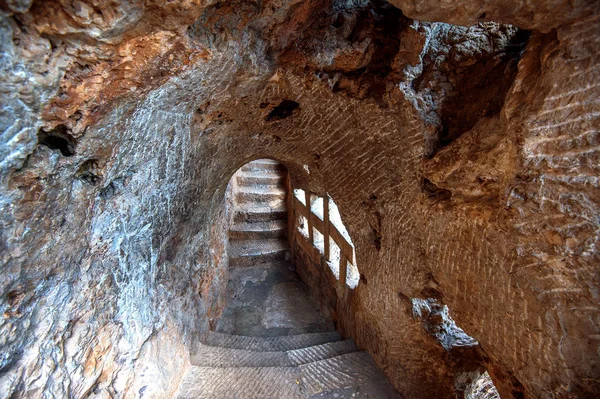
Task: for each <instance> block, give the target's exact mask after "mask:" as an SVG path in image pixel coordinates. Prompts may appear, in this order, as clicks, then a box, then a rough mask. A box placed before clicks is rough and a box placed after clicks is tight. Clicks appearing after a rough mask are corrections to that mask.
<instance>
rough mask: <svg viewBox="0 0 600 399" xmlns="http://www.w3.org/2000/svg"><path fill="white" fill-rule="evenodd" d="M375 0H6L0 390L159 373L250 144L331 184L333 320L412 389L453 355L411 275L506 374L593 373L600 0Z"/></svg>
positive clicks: (436, 393) (453, 376)
mask: <svg viewBox="0 0 600 399" xmlns="http://www.w3.org/2000/svg"><path fill="white" fill-rule="evenodd" d="M392 3H393V4H394V5H396V6H398V7H399V8H395V7H393V6H392V5H390V4H388V3H385V2H383V1H375V0H373V1H368V0H364V1H342V0H309V1H296V0H268V1H262V2H249V1H242V0H239V1H235V0H232V1H221V2H218V1H212V0H206V1H202V0H176V1H171V2H158V1H151V0H139V1H134V2H125V1H115V2H111V3H110V4H109V5H106V4H104V2H96V1H91V0H82V1H72V2H65V1H17V0H14V1H2V2H0V12H1V15H0V46H1V48H2V52H1V55H0V68H1V69H2V78H1V79H0V91H1V96H0V98H1V100H0V103H1V109H0V127H1V128H0V131H1V132H2V133H1V135H0V139H1V146H0V182H1V186H0V223H1V227H2V228H1V230H0V257H1V262H2V266H1V267H2V272H1V273H0V308H1V311H2V318H1V319H0V348H1V351H0V353H1V354H2V355H1V357H0V394H1V396H2V397H17V398H18V397H51V396H54V397H139V396H141V397H144V398H149V397H155V398H164V397H169V396H170V395H171V394H172V393H174V392H175V390H176V389H177V386H178V384H179V382H180V380H181V376H182V371H183V370H185V368H186V367H187V366H188V364H189V355H188V353H189V348H190V343H191V342H192V341H193V340H194V339H195V338H196V337H198V336H200V335H202V334H204V333H206V332H207V331H208V330H209V327H210V325H211V322H214V320H215V319H216V318H217V317H218V315H219V312H220V311H221V310H222V308H223V306H224V301H225V297H224V295H225V293H226V284H227V280H228V274H227V273H228V272H227V267H228V266H227V257H226V256H225V257H224V256H223V254H225V253H226V252H227V245H228V244H227V239H226V236H227V230H228V227H229V226H228V224H229V221H230V215H227V213H226V207H225V201H224V196H225V191H226V187H227V183H228V181H229V179H230V177H231V176H232V175H233V173H234V172H235V171H236V170H237V169H238V168H239V167H241V166H242V165H243V164H245V163H246V162H248V161H251V160H253V159H259V158H271V159H275V160H278V161H280V162H281V163H283V164H284V165H285V166H286V167H287V169H288V171H289V173H290V178H291V182H292V184H293V186H295V187H298V188H304V189H307V190H311V191H313V192H317V193H321V194H323V193H325V192H327V193H329V195H330V196H331V197H332V198H333V199H334V200H335V202H336V204H337V205H338V207H339V209H340V212H341V214H342V218H343V221H344V224H345V225H346V226H347V228H348V230H349V232H350V234H351V236H352V240H353V242H354V244H355V246H356V257H357V263H358V265H359V268H360V272H361V280H360V283H359V285H358V287H357V288H356V289H354V290H352V291H351V292H350V294H349V296H348V297H347V298H342V299H341V300H337V301H335V303H334V306H335V307H336V308H335V309H333V310H334V311H335V313H336V315H337V316H336V317H337V322H338V327H339V328H340V329H341V330H342V332H343V333H344V334H347V335H348V336H350V337H352V338H353V339H354V340H355V341H356V343H357V345H358V346H359V347H360V348H364V349H366V350H368V351H369V352H370V353H371V355H372V356H373V358H374V359H375V361H376V362H377V363H378V365H379V366H380V367H381V368H382V369H383V370H384V372H385V373H386V375H387V376H388V378H389V379H390V381H391V382H392V383H393V384H394V385H395V386H396V388H397V389H398V390H399V392H400V393H401V394H402V395H403V396H404V397H407V398H423V397H444V398H446V397H448V398H450V397H454V395H455V385H456V380H457V371H459V369H460V367H459V366H457V365H456V362H455V360H454V359H452V357H451V355H450V354H449V353H448V352H447V351H446V350H445V349H444V348H443V347H442V346H441V345H440V343H439V342H438V341H437V340H436V339H435V337H433V336H431V335H430V334H429V333H428V332H427V331H426V329H425V328H424V326H423V325H422V322H421V321H420V320H419V319H416V318H415V317H414V316H413V311H412V303H411V299H412V298H422V299H426V298H434V299H436V300H437V301H438V302H439V303H441V304H444V305H446V306H448V308H449V309H450V312H451V314H452V318H453V319H454V321H455V322H456V324H457V325H458V326H459V327H460V328H462V329H463V330H464V331H465V332H466V333H467V334H469V335H470V336H472V337H473V338H474V339H476V340H477V341H478V342H479V346H480V351H481V353H479V354H478V356H480V357H481V359H483V360H482V361H483V362H484V364H485V367H486V368H487V370H488V372H489V375H490V376H491V377H492V379H493V381H494V383H495V385H496V386H497V388H498V391H499V392H500V394H501V395H502V397H517V398H519V397H561V398H579V397H594V396H598V395H600V383H599V374H600V371H599V369H598V368H599V366H600V364H599V363H600V362H599V360H598V346H599V342H600V340H599V337H600V330H599V325H600V321H599V319H598V315H599V313H598V311H599V309H600V297H599V296H598V287H600V275H599V273H598V265H599V264H600V255H599V251H598V248H597V245H598V244H597V243H598V239H599V231H600V221H599V220H598V214H600V210H599V207H600V195H599V191H598V175H599V171H598V167H599V166H598V165H600V162H599V150H598V148H599V147H598V134H599V133H598V129H599V128H600V118H599V117H600V111H599V110H598V97H599V96H600V86H598V84H597V82H598V81H599V79H600V69H599V67H598V62H599V57H600V56H599V54H600V51H599V50H600V30H599V28H598V27H599V26H600V18H599V17H598V12H597V5H598V3H597V2H594V1H581V2H560V1H539V2H534V3H535V5H533V6H532V5H531V4H532V3H530V2H518V1H507V2H500V1H486V2H483V3H482V2H462V3H460V4H458V3H447V2H444V3H443V4H442V2H427V4H426V6H425V5H424V4H425V2H419V1H411V0H406V1H404V0H402V1H392ZM409 17H410V18H419V19H423V20H422V21H420V20H412V19H409ZM480 19H481V20H485V21H488V22H486V23H484V24H479V25H475V26H472V27H468V28H465V27H460V26H453V25H448V24H446V23H459V24H466V25H470V24H472V23H475V22H477V21H478V20H480ZM428 21H429V22H428ZM498 23H504V24H506V23H510V24H513V25H514V26H504V25H499V24H498ZM519 29H521V30H519ZM522 29H524V30H527V31H522ZM457 118H459V119H460V120H457ZM298 267H302V265H298ZM326 272H327V271H326V270H322V271H321V273H326ZM320 281H326V279H325V278H323V279H321V280H320ZM313 288H314V289H315V290H317V289H319V287H318V286H316V285H314V286H313ZM324 295H325V294H324Z"/></svg>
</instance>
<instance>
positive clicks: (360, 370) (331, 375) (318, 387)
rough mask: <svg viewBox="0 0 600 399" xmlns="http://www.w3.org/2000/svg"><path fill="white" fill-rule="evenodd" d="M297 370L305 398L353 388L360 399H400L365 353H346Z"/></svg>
mask: <svg viewBox="0 0 600 399" xmlns="http://www.w3.org/2000/svg"><path fill="white" fill-rule="evenodd" d="M298 367H299V369H300V385H301V390H302V394H303V396H304V397H313V396H315V395H318V394H322V393H326V392H336V391H342V390H344V389H349V388H351V389H352V388H353V389H355V390H357V391H358V392H361V393H363V394H364V396H363V397H372V398H399V395H398V394H397V393H396V391H395V390H394V388H393V387H392V385H391V384H390V383H389V381H388V380H387V379H386V377H385V376H384V375H383V373H382V372H381V370H379V368H378V367H377V365H376V364H375V362H374V361H373V359H372V358H371V356H370V355H369V354H368V353H367V352H354V353H348V354H345V355H341V356H336V357H332V358H329V359H325V360H319V361H316V362H312V363H308V364H304V365H300V366H298ZM352 397H357V396H352Z"/></svg>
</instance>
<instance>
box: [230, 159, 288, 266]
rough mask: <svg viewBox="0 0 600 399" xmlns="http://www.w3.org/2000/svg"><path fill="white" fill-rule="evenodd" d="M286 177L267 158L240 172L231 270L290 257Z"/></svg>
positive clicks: (281, 167)
mask: <svg viewBox="0 0 600 399" xmlns="http://www.w3.org/2000/svg"><path fill="white" fill-rule="evenodd" d="M285 178H286V172H285V169H284V168H283V166H282V165H281V164H279V163H277V162H275V161H271V160H268V159H259V160H257V161H253V162H250V163H248V164H246V165H244V166H243V167H242V170H241V171H240V173H238V176H237V190H236V192H235V204H236V205H235V208H234V224H233V226H232V227H231V229H230V232H229V240H230V243H229V265H230V267H237V266H253V265H258V264H261V263H269V262H278V261H282V260H286V258H289V245H288V242H287V239H286V237H285V236H286V229H287V212H286V202H285V200H286V187H285Z"/></svg>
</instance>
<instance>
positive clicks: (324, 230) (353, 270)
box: [293, 189, 360, 289]
mask: <svg viewBox="0 0 600 399" xmlns="http://www.w3.org/2000/svg"><path fill="white" fill-rule="evenodd" d="M293 191H294V204H293V209H294V213H295V215H296V220H297V221H298V225H297V229H298V231H299V233H300V235H301V236H302V237H304V238H305V239H307V240H308V241H309V242H310V243H311V244H312V245H313V246H314V247H315V248H316V251H315V254H314V255H312V256H318V257H319V259H314V260H315V261H316V262H320V258H321V257H323V258H324V260H325V262H326V264H327V265H328V266H329V269H330V270H331V272H332V273H333V275H334V276H335V278H336V280H338V281H340V284H342V285H344V286H348V287H350V288H351V289H354V288H356V287H357V286H358V284H359V282H360V272H359V270H358V267H357V265H356V251H355V248H354V244H353V243H352V240H351V239H350V234H349V233H348V230H347V229H346V227H345V226H344V224H343V223H342V217H341V215H340V211H339V208H338V207H337V205H336V204H335V202H333V199H331V197H330V196H329V195H325V196H318V195H315V194H313V193H309V192H307V191H305V190H302V189H294V190H293Z"/></svg>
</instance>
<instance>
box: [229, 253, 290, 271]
mask: <svg viewBox="0 0 600 399" xmlns="http://www.w3.org/2000/svg"><path fill="white" fill-rule="evenodd" d="M286 258H289V250H287V249H286V250H282V251H277V252H270V253H266V254H257V255H247V256H240V257H237V258H229V266H231V267H250V266H256V265H260V264H262V263H271V262H280V261H284V260H286Z"/></svg>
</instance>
